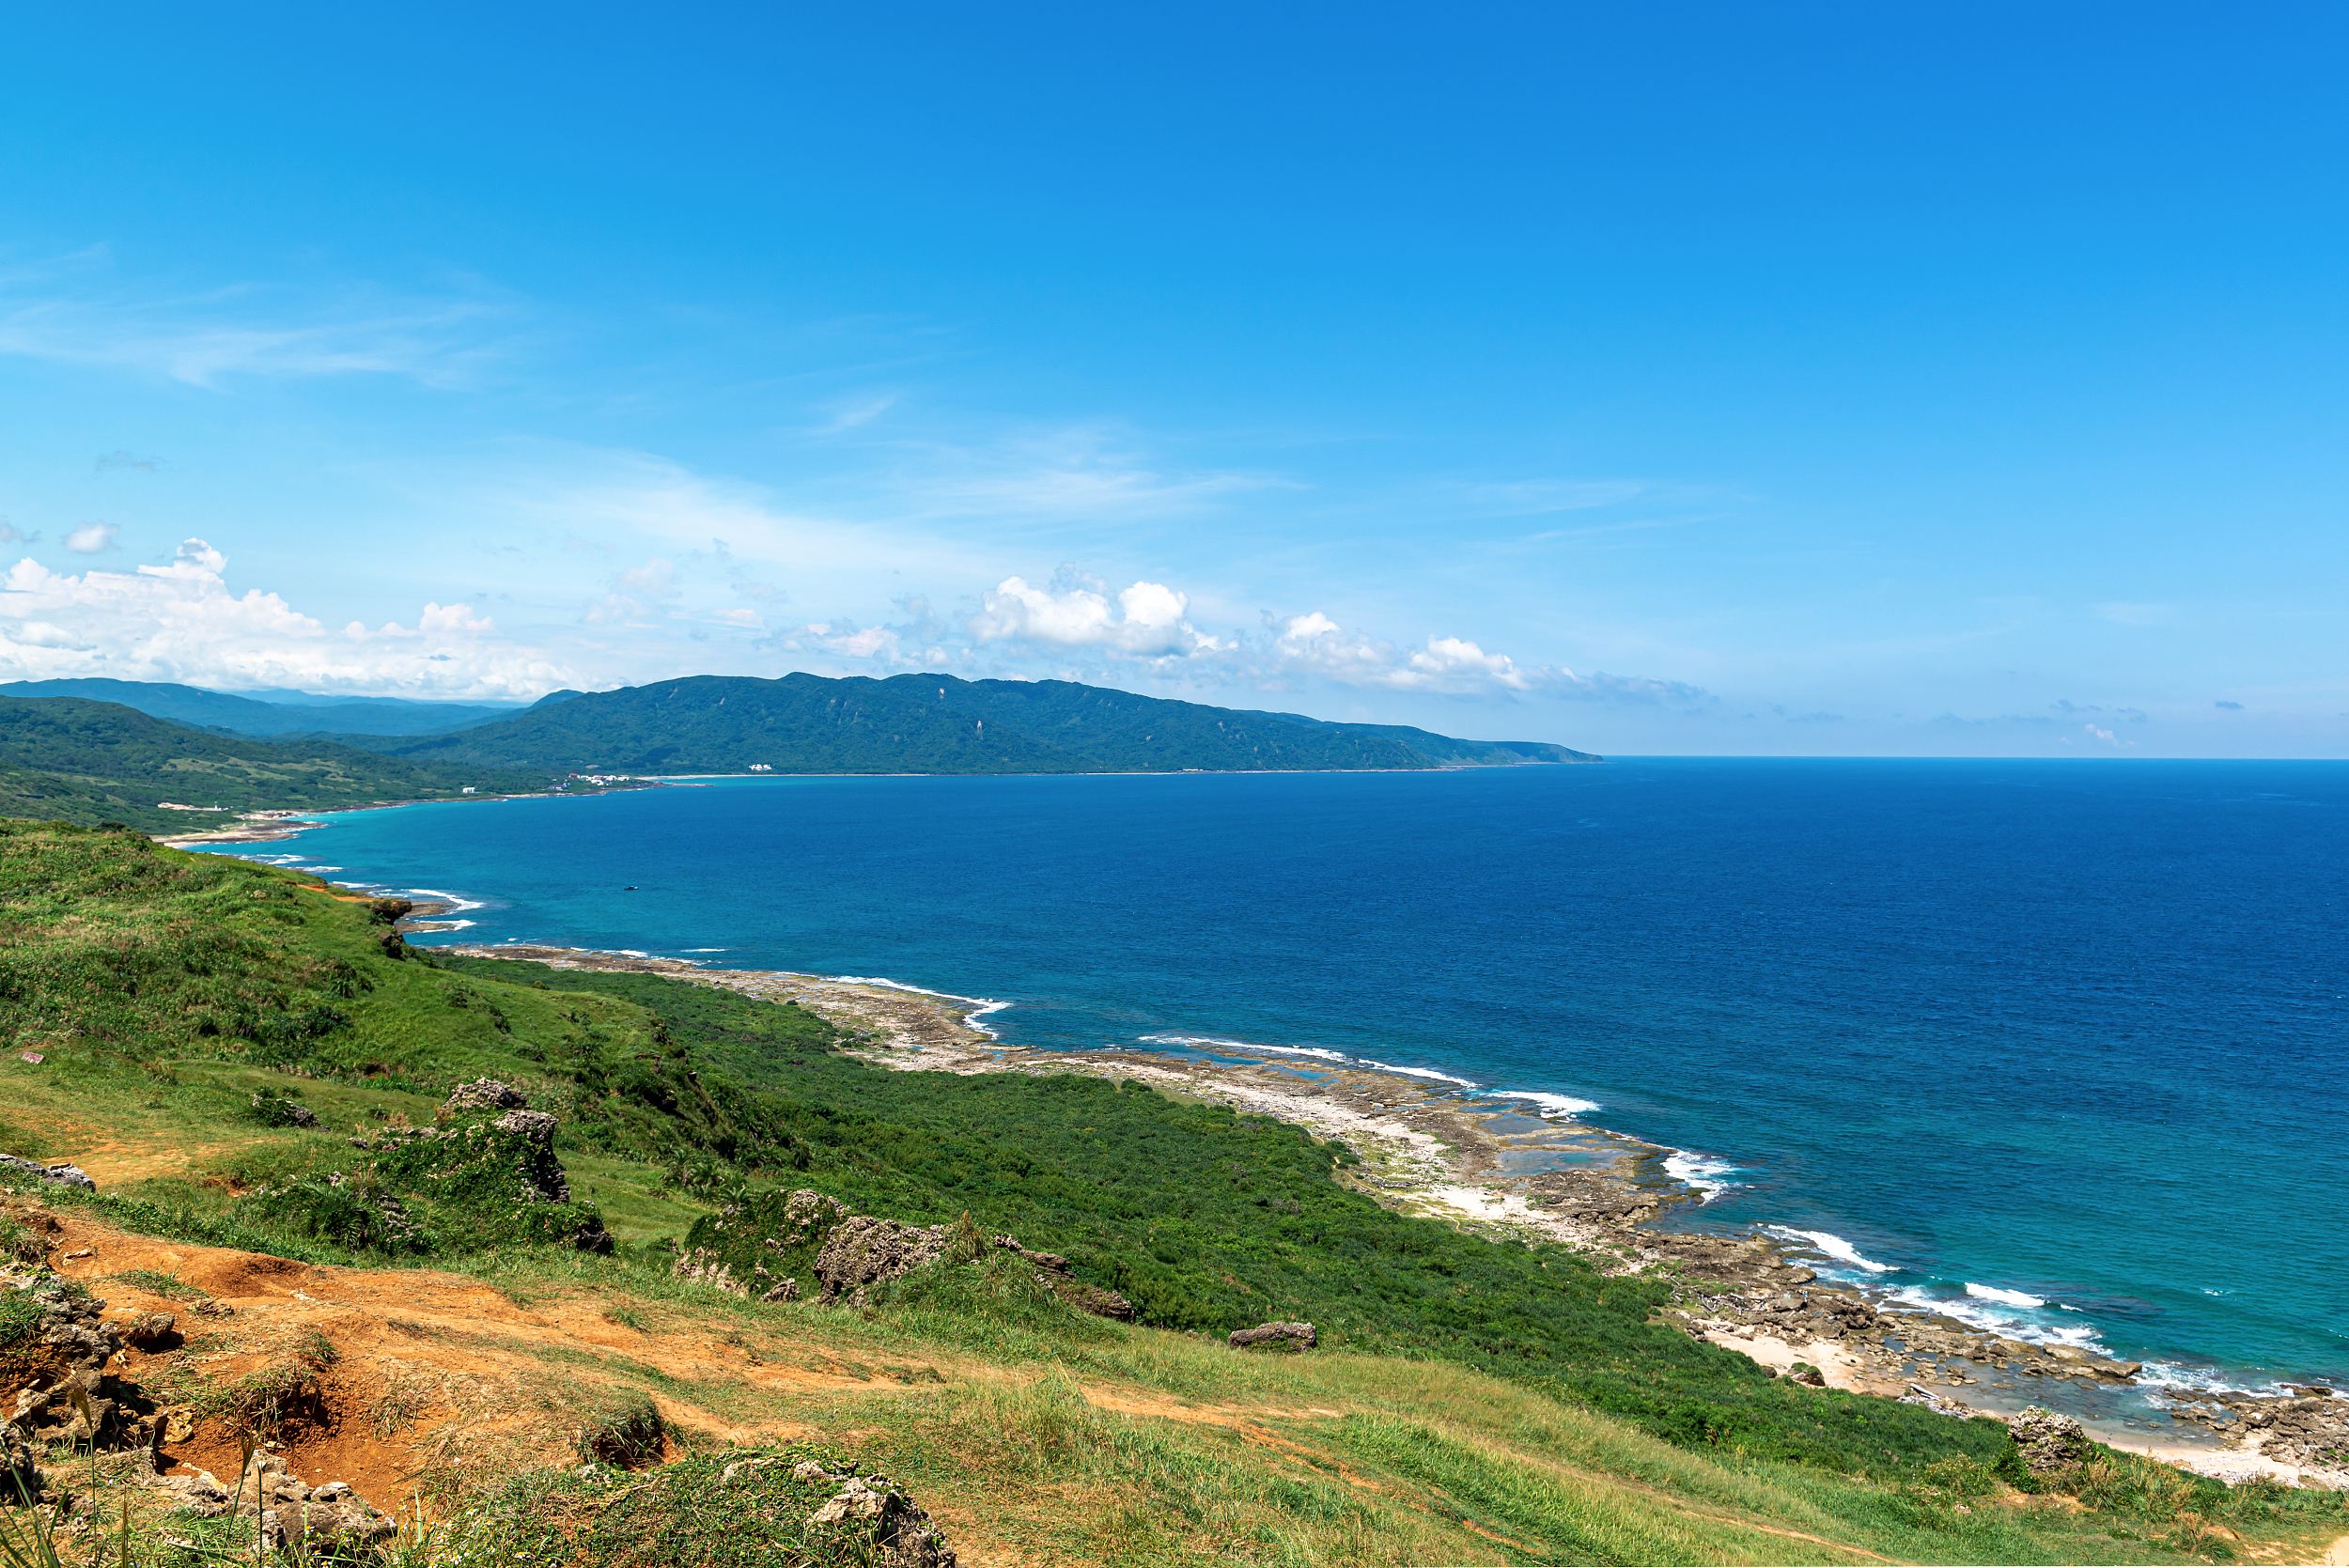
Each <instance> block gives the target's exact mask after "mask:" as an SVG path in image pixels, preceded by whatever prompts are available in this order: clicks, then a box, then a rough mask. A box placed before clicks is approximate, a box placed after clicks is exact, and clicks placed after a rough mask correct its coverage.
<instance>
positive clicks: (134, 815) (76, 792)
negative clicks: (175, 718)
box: [0, 697, 544, 831]
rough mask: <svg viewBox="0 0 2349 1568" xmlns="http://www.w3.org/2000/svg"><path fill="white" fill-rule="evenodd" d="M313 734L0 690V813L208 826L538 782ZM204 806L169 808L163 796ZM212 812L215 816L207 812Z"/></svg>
mask: <svg viewBox="0 0 2349 1568" xmlns="http://www.w3.org/2000/svg"><path fill="white" fill-rule="evenodd" d="M543 782H544V778H543V775H542V774H539V773H536V772H522V771H519V770H515V769H510V768H498V769H465V768H455V767H450V766H444V765H440V764H435V763H428V762H411V761H408V760H406V759H404V758H398V757H386V756H381V755H378V754H377V753H373V752H365V751H361V750H359V749H357V748H356V747H351V746H346V745H341V744H338V743H335V742H332V741H322V740H290V741H270V740H261V739H257V738H253V737H244V736H225V735H216V734H213V733H211V732H210V731H207V730H197V729H190V728H189V727H187V726H186V725H184V724H174V723H167V722H164V721H163V720H161V719H156V718H151V717H149V716H148V715H147V714H144V713H138V712H134V711H132V709H130V708H128V707H124V706H120V705H118V704H115V703H98V702H86V701H83V700H82V699H80V698H76V697H41V698H14V697H0V816H28V817H48V818H55V819H58V820H62V821H72V822H84V823H89V822H101V821H115V822H122V823H127V824H129V825H131V826H132V827H136V828H145V829H148V830H153V831H169V830H172V829H179V830H183V831H193V830H195V829H200V828H205V827H211V826H217V825H218V824H219V823H220V821H221V820H222V819H223V817H224V816H225V815H226V814H228V813H233V812H242V811H257V810H261V809H265V808H270V807H315V808H319V809H326V808H331V807H335V806H356V805H365V804H366V803H368V802H370V801H376V800H419V799H428V798H432V797H437V796H449V795H457V794H459V793H461V792H462V791H463V789H464V788H465V786H467V785H474V786H476V787H478V788H480V789H482V790H485V791H496V790H502V789H522V788H531V787H535V786H537V785H538V784H543ZM164 801H172V802H175V803H177V804H179V805H184V806H196V807H202V808H206V809H205V810H204V811H201V812H185V811H167V810H164V809H163V805H162V803H163V802H164ZM214 813H218V814H219V815H213V814H214Z"/></svg>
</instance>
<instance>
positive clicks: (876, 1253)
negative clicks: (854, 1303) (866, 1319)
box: [816, 1214, 947, 1301]
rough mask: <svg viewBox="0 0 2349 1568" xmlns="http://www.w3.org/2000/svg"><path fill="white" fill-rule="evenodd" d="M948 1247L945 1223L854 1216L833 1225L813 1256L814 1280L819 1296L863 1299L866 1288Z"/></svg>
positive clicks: (899, 1274)
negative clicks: (819, 1248)
mask: <svg viewBox="0 0 2349 1568" xmlns="http://www.w3.org/2000/svg"><path fill="white" fill-rule="evenodd" d="M946 1245H947V1229H946V1227H945V1226H943V1225H900V1224H899V1223H897V1221H895V1220H894V1219H878V1218H876V1217H875V1216H872V1215H869V1214H852V1215H850V1216H848V1218H847V1219H843V1220H841V1221H840V1222H839V1223H838V1224H836V1225H834V1226H833V1227H832V1232H831V1234H828V1235H826V1236H825V1237H824V1246H823V1250H821V1251H819V1252H817V1254H816V1282H817V1285H818V1286H819V1287H821V1290H822V1294H821V1296H819V1297H818V1299H820V1300H824V1301H836V1300H838V1299H839V1298H840V1297H842V1296H848V1298H849V1299H850V1300H862V1299H863V1295H864V1292H865V1290H866V1289H867V1288H868V1287H870V1286H873V1285H878V1284H883V1283H886V1282H887V1281H891V1280H899V1279H903V1278H904V1277H905V1276H906V1275H908V1274H910V1273H912V1272H913V1271H914V1270H915V1269H917V1268H926V1267H928V1266H929V1265H931V1264H934V1263H936V1262H937V1261H938V1260H939V1259H940V1258H941V1257H943V1256H944V1255H945V1252H946Z"/></svg>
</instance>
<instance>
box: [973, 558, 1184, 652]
mask: <svg viewBox="0 0 2349 1568" xmlns="http://www.w3.org/2000/svg"><path fill="white" fill-rule="evenodd" d="M1189 614H1190V596H1188V595H1186V594H1182V593H1179V592H1177V591H1176V590H1175V589H1173V588H1170V587H1168V586H1167V585H1166V584H1165V583H1163V582H1136V583H1134V584H1132V585H1131V586H1129V587H1127V588H1124V589H1121V590H1120V591H1119V592H1118V594H1117V596H1116V598H1114V599H1112V598H1111V597H1110V595H1109V593H1108V592H1107V590H1106V589H1105V588H1103V587H1102V586H1101V585H1099V584H1097V583H1093V582H1084V581H1079V582H1070V583H1068V584H1067V585H1066V586H1059V587H1041V588H1039V587H1036V586H1034V584H1032V583H1030V582H1028V581H1027V579H1025V578H1022V577H1006V578H1004V579H1003V581H1002V582H999V583H997V584H996V585H995V586H994V587H993V588H992V589H990V590H989V591H988V593H987V594H986V595H985V596H984V597H983V598H981V600H980V604H979V613H977V614H976V615H974V616H972V618H971V635H972V637H974V638H976V639H977V640H978V641H980V642H982V643H1003V642H1020V643H1030V644H1042V645H1045V646H1048V647H1055V648H1090V649H1099V650H1102V651H1105V652H1109V653H1116V654H1123V655H1126V656H1128V657H1129V658H1136V659H1151V660H1164V659H1182V658H1188V657H1190V656H1191V655H1195V654H1202V653H1213V652H1216V651H1218V650H1219V649H1221V648H1222V647H1224V646H1225V644H1223V643H1222V642H1221V640H1220V639H1217V638H1214V637H1210V636H1208V635H1207V634H1206V632H1203V631H1201V630H1200V629H1198V628H1196V627H1194V626H1192V625H1191V624H1190V619H1189V618H1188V617H1189Z"/></svg>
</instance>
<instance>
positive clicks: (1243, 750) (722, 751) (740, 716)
mask: <svg viewBox="0 0 2349 1568" xmlns="http://www.w3.org/2000/svg"><path fill="white" fill-rule="evenodd" d="M387 749H396V750H397V752H398V753H399V754H401V755H403V756H410V757H417V758H438V759H443V760H448V761H455V762H474V763H480V764H497V765H507V766H533V767H546V768H566V769H572V770H583V771H585V770H595V769H617V770H623V771H629V772H640V773H641V772H659V771H665V772H691V771H695V770H707V771H711V772H727V771H739V770H740V769H743V768H749V767H751V766H753V765H754V764H765V765H767V766H768V767H770V768H774V769H776V770H777V771H779V772H786V773H904V772H923V773H1066V772H1088V771H1121V770H1129V771H1151V770H1159V771H1165V770H1174V769H1180V768H1206V769H1220V770H1228V769H1237V768H1273V769H1283V768H1288V769H1296V768H1428V767H1434V766H1437V765H1439V764H1444V763H1455V762H1486V763H1516V762H1523V761H1527V760H1530V759H1532V758H1534V757H1537V756H1538V757H1539V758H1540V759H1541V760H1550V761H1570V760H1573V759H1574V758H1575V757H1576V756H1577V755H1579V753H1572V752H1568V751H1566V750H1565V749H1564V748H1563V747H1556V748H1542V747H1535V748H1532V750H1530V751H1529V750H1527V749H1523V748H1519V749H1515V750H1513V749H1509V748H1504V747H1501V746H1496V745H1491V744H1486V743H1483V742H1477V741H1464V740H1454V739H1451V738H1449V737H1439V736H1432V735H1429V734H1427V733H1426V732H1424V731H1421V730H1412V729H1407V728H1404V727H1401V726H1394V725H1387V726H1374V725H1349V724H1328V723H1320V722H1314V721H1309V720H1299V719H1296V718H1292V717H1287V716H1283V715H1278V714H1268V713H1244V712H1238V711H1235V710H1233V709H1230V708H1221V707H1207V706H1201V705H1199V704H1196V703H1182V702H1169V701H1166V700H1163V699H1160V698H1156V697H1143V696H1137V695H1135V694H1133V693H1132V692H1128V691H1110V690H1107V689H1105V688H1101V687H1096V686H1081V685H1078V684H1076V683H1074V682H1070V681H1003V680H983V681H965V680H957V679H956V678H955V677H953V676H951V675H895V676H892V677H890V678H889V679H886V680H873V679H867V678H865V677H863V676H853V677H849V678H846V679H839V680H832V679H826V678H823V677H821V676H817V675H786V676H784V677H782V678H781V679H778V680H759V679H753V678H751V677H748V676H722V675H694V676H691V677H689V678H687V679H683V680H671V681H661V682H659V683H657V684H654V685H650V686H641V687H630V688H627V689H624V690H621V691H603V692H597V693H594V694H591V695H586V696H579V697H573V698H571V699H569V700H568V701H565V702H561V703H556V704H552V705H541V706H537V707H535V708H533V709H531V710H530V711H528V712H527V713H523V714H521V715H518V716H517V717H515V718H512V719H506V720H501V721H499V722H495V723H490V724H484V725H481V726H479V727H477V728H474V729H470V730H466V731H462V732H460V733H459V734H456V735H450V736H443V737H437V738H434V739H431V740H426V741H418V742H413V743H409V744H402V745H397V746H396V747H387Z"/></svg>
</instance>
